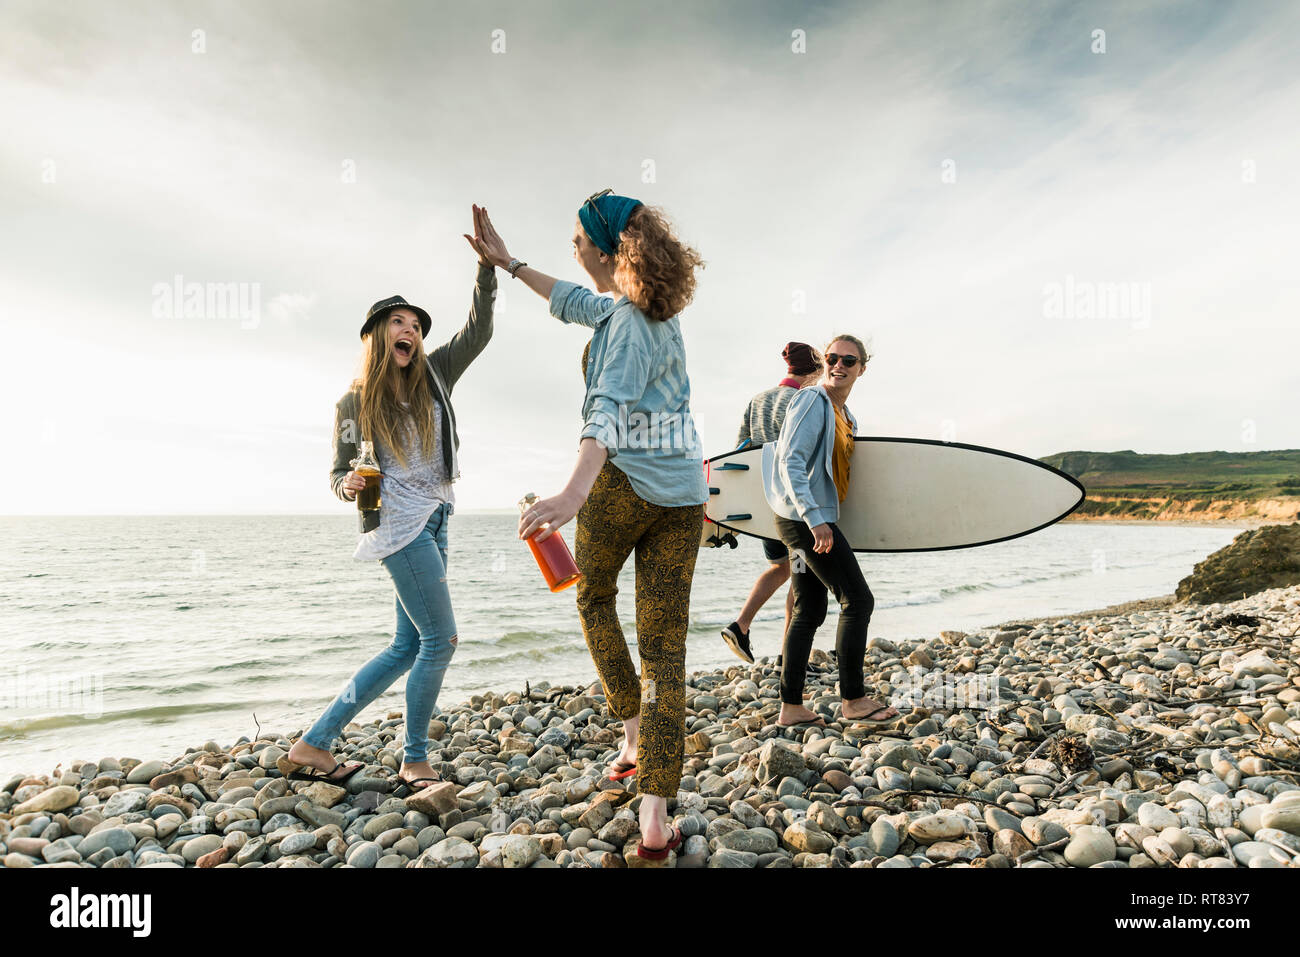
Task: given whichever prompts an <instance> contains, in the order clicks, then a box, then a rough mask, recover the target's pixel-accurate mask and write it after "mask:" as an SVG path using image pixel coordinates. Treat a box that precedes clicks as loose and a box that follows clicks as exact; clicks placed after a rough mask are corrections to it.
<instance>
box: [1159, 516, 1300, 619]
mask: <svg viewBox="0 0 1300 957" xmlns="http://www.w3.org/2000/svg"><path fill="white" fill-rule="evenodd" d="M1297 583H1300V524H1297V523H1292V524H1290V525H1265V526H1264V527H1263V528H1252V529H1250V530H1249V531H1245V532H1242V533H1241V534H1240V535H1238V536H1237V537H1236V538H1234V539H1233V540H1232V543H1231V544H1229V545H1227V546H1225V547H1224V548H1221V549H1219V550H1218V551H1217V552H1215V553H1214V554H1212V555H1210V556H1209V557H1208V558H1206V559H1205V560H1204V561H1203V562H1199V563H1198V564H1197V565H1196V567H1195V568H1194V569H1193V570H1192V573H1191V574H1190V575H1188V576H1187V577H1186V578H1184V579H1183V580H1182V581H1180V582H1179V583H1178V590H1177V591H1176V592H1175V593H1174V594H1175V597H1176V598H1177V599H1178V600H1179V601H1194V602H1197V603H1198V604H1202V605H1205V604H1209V603H1211V602H1216V601H1236V600H1238V599H1240V598H1243V597H1244V596H1246V595H1253V594H1255V593H1256V592H1260V591H1264V590H1265V589H1268V588H1286V587H1289V586H1291V585H1294V584H1297Z"/></svg>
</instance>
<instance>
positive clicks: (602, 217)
mask: <svg viewBox="0 0 1300 957" xmlns="http://www.w3.org/2000/svg"><path fill="white" fill-rule="evenodd" d="M613 192H614V191H613V190H612V189H610V188H609V187H605V188H604V189H602V190H600V191H599V192H595V193H592V194H591V195H590V196H588V197H587V202H586V203H583V204H582V205H583V206H586V205H587V203H590V204H591V211H592V212H593V213H595V214H596V215H597V216H599V217H600V221H601V222H602V223H604V224H605V228H606V229H609V220H608V219H606V218H605V214H604V213H602V212H601V211H600V207H599V206H597V205H596V200H598V199H600V198H601V197H602V196H610V195H612V194H613Z"/></svg>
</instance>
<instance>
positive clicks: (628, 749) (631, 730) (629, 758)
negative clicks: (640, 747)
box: [614, 715, 641, 767]
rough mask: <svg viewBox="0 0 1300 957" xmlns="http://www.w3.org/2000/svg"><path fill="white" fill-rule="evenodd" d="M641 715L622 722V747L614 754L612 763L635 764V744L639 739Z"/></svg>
mask: <svg viewBox="0 0 1300 957" xmlns="http://www.w3.org/2000/svg"><path fill="white" fill-rule="evenodd" d="M640 730H641V716H640V715H637V716H636V717H635V718H629V719H628V720H626V721H624V722H623V747H622V749H620V750H619V752H618V754H617V755H615V756H614V763H615V764H621V765H624V766H626V767H631V766H632V765H634V764H636V746H637V742H638V741H640Z"/></svg>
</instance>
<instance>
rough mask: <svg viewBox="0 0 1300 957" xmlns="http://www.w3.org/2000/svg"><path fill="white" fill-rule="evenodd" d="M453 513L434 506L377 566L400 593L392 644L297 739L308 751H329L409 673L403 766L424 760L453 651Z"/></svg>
mask: <svg viewBox="0 0 1300 957" xmlns="http://www.w3.org/2000/svg"><path fill="white" fill-rule="evenodd" d="M450 513H451V505H449V504H445V503H444V504H442V505H439V506H438V508H437V509H435V510H434V513H433V514H432V515H430V516H429V521H428V523H427V524H426V525H425V526H424V528H422V529H421V530H420V534H419V535H417V536H416V537H415V539H414V540H413V541H412V542H411V543H410V544H409V545H407V546H406V547H405V548H403V549H401V550H400V551H397V552H394V553H393V554H392V555H389V556H388V557H387V558H385V559H382V561H383V565H384V567H385V568H387V569H388V572H389V574H390V575H392V576H393V585H394V587H395V588H396V589H397V630H396V633H395V634H394V636H393V641H392V644H390V645H389V646H388V647H387V648H385V649H384V650H383V651H381V652H380V653H379V654H377V655H375V657H373V658H371V659H370V660H369V661H368V662H366V663H365V664H364V665H362V666H361V670H359V671H358V672H357V673H356V674H355V675H353V676H352V678H351V679H350V680H349V681H348V683H347V684H346V685H345V686H344V688H343V691H342V692H341V693H340V694H339V696H338V697H337V698H335V699H334V701H333V702H332V703H331V704H330V706H329V707H328V708H326V709H325V713H324V714H323V715H321V717H320V720H319V721H317V722H316V723H315V724H314V725H312V727H311V730H310V731H308V732H307V733H306V734H304V735H303V736H302V739H303V740H304V741H306V742H307V743H308V744H310V745H311V746H312V747H314V748H322V749H324V750H326V751H328V750H330V746H331V745H332V744H333V743H334V739H335V738H336V737H338V736H339V734H340V733H341V732H342V731H343V727H344V726H345V725H346V724H347V723H348V722H349V721H351V720H352V719H353V718H354V717H356V715H357V714H358V712H360V711H361V709H362V708H364V707H366V705H368V704H370V703H371V702H372V701H374V700H375V699H376V698H378V697H379V696H380V695H381V694H382V693H383V692H384V691H386V690H387V689H388V687H389V686H390V685H391V684H392V683H393V682H394V681H396V680H397V678H398V677H399V676H400V675H402V674H403V673H405V672H406V671H408V670H409V671H410V672H411V674H410V677H408V678H407V679H406V754H405V758H406V763H407V764H415V763H418V762H420V761H425V760H427V759H428V754H429V720H430V718H432V717H433V709H434V706H435V705H436V704H437V702H438V691H439V690H440V689H441V688H442V676H443V674H444V673H445V672H446V671H447V665H448V664H449V663H450V662H451V656H452V654H453V653H454V652H455V651H456V644H455V640H456V637H457V631H456V619H455V618H454V617H453V616H452V612H451V594H450V593H449V592H448V590H447V517H448V515H450Z"/></svg>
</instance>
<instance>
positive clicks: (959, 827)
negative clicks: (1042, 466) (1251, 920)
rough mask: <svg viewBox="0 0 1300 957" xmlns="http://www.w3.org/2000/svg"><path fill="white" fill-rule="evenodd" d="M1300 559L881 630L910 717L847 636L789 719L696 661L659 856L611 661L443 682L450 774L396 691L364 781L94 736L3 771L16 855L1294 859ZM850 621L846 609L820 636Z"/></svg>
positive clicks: (238, 745)
mask: <svg viewBox="0 0 1300 957" xmlns="http://www.w3.org/2000/svg"><path fill="white" fill-rule="evenodd" d="M1298 635H1300V586H1292V587H1289V588H1276V589H1271V590H1268V591H1264V592H1260V593H1258V594H1255V595H1252V596H1250V597H1248V598H1245V599H1243V600H1241V601H1236V602H1231V603H1222V604H1212V605H1197V604H1191V603H1177V602H1174V601H1173V600H1172V599H1162V600H1153V601H1147V602H1136V603H1132V604H1131V605H1130V606H1126V607H1122V608H1110V609H1102V610H1100V611H1098V612H1090V613H1087V614H1081V615H1077V616H1074V617H1056V618H1050V619H1042V620H1037V621H1033V622H1009V623H1005V624H1003V625H999V626H996V627H992V628H987V629H981V630H979V631H972V632H957V631H944V632H941V633H939V634H938V635H935V636H934V637H931V638H927V639H924V640H920V639H918V640H909V641H906V642H901V641H900V642H893V641H890V640H887V639H885V638H882V637H873V638H872V639H871V642H870V644H869V646H868V650H867V660H866V666H865V667H866V672H867V684H868V688H869V689H870V690H871V691H873V692H874V693H875V694H876V696H877V697H881V698H886V699H887V700H889V701H890V702H891V703H892V704H894V705H895V706H896V707H897V708H898V709H899V711H900V712H901V713H902V718H901V719H899V720H896V721H895V722H894V723H893V724H891V725H888V726H884V727H870V726H865V725H862V724H857V723H854V722H852V721H844V720H842V719H841V717H840V714H839V699H838V696H837V694H836V693H835V684H836V668H835V663H834V660H833V655H832V654H828V653H827V652H825V651H823V650H821V649H816V650H815V651H814V653H813V657H812V661H811V662H810V666H809V672H808V684H807V691H808V693H809V695H808V700H807V704H808V706H809V707H810V708H812V709H813V710H814V711H816V712H818V713H819V714H820V715H822V716H823V717H824V718H825V720H826V725H825V727H800V728H781V727H778V726H777V725H776V723H775V720H776V714H777V711H778V708H779V698H778V687H779V682H778V677H779V676H778V670H777V669H776V668H775V666H774V661H773V660H772V659H771V658H761V659H759V660H758V661H757V662H756V663H755V664H754V665H746V664H738V665H737V666H735V667H728V668H725V669H722V670H716V671H709V672H702V673H700V672H697V673H692V674H690V675H689V676H688V679H687V684H688V687H687V695H686V703H687V714H686V731H687V738H686V758H685V765H684V770H683V773H684V777H683V779H682V783H681V789H680V791H679V792H678V795H677V798H676V800H675V801H670V802H669V815H670V818H671V819H672V821H673V823H674V824H676V825H677V826H678V827H679V828H680V829H681V832H682V834H683V836H684V841H683V842H682V844H681V846H680V847H679V848H678V849H677V851H676V852H674V853H671V854H669V855H668V858H667V860H664V861H656V862H651V861H646V860H643V859H641V858H640V857H639V856H638V855H637V854H636V853H635V849H636V846H637V841H638V838H639V833H638V824H637V814H636V812H637V807H638V800H639V799H638V796H637V791H636V779H635V777H633V778H630V779H627V780H624V781H619V782H612V781H609V780H608V778H607V773H608V766H609V764H610V762H611V761H612V760H613V757H614V755H615V754H616V752H617V749H618V747H619V743H620V737H621V733H622V730H621V729H622V726H621V723H620V722H618V721H616V720H615V719H613V718H611V717H610V716H609V714H608V713H607V711H606V709H605V707H604V699H603V696H602V695H601V693H600V686H599V684H596V685H594V686H585V687H575V686H558V685H557V686H552V685H550V684H548V683H546V682H545V681H540V680H539V681H537V682H534V683H530V684H529V685H528V686H527V687H525V688H521V689H515V690H512V691H508V692H502V693H494V694H485V695H475V696H473V697H471V698H470V699H469V700H468V701H465V702H463V703H460V704H458V705H455V706H454V707H453V706H448V705H443V711H442V712H441V713H440V714H439V715H438V716H437V717H436V718H435V719H434V720H433V721H432V722H431V724H430V737H431V748H430V757H429V759H430V762H431V763H432V765H433V767H434V769H435V770H436V771H437V772H438V773H439V775H440V777H441V778H442V781H441V783H437V784H434V785H432V786H430V787H428V788H426V789H424V790H422V791H418V792H415V793H404V794H402V795H401V796H398V795H396V794H394V793H393V792H394V790H395V788H394V784H395V783H396V782H395V780H394V776H395V775H396V771H397V768H398V766H399V764H400V761H401V741H402V736H403V722H402V716H401V714H400V713H390V714H389V715H388V716H387V718H386V719H384V720H378V721H374V722H370V723H367V724H353V725H349V726H348V728H347V729H346V731H345V740H344V741H343V742H342V743H341V745H339V746H336V749H335V754H336V756H337V757H338V759H339V760H340V761H343V762H347V761H359V762H362V763H364V765H365V767H364V769H363V770H362V771H360V772H359V773H358V774H356V775H355V776H354V777H353V778H352V779H351V780H349V781H348V782H347V785H346V787H339V786H334V785H331V784H327V783H324V782H291V781H289V780H288V779H287V778H286V776H285V773H286V771H287V770H290V769H291V768H290V766H289V765H288V764H287V761H286V759H285V754H286V752H287V751H288V749H289V747H290V745H291V743H292V741H293V740H294V739H295V738H296V737H297V735H298V734H300V733H301V731H296V732H292V733H290V734H284V733H280V732H278V731H265V732H263V733H261V734H260V735H259V736H258V737H257V738H256V739H254V740H250V739H248V738H246V737H245V738H241V739H239V740H238V741H233V742H216V741H207V742H203V743H201V744H196V746H195V747H193V748H190V749H188V750H187V751H186V753H184V754H183V755H179V756H173V757H171V758H169V759H158V758H150V757H139V758H137V757H104V758H100V759H99V760H97V761H94V760H84V759H78V760H72V761H70V763H68V764H67V766H66V767H64V766H62V765H60V766H59V767H57V768H55V769H53V771H52V773H47V774H39V773H38V774H23V775H17V776H14V777H13V778H11V779H10V780H8V781H6V782H4V784H3V789H2V790H0V863H2V864H3V866H4V867H5V868H28V867H62V868H70V867H76V868H84V867H93V868H154V867H202V868H209V867H217V868H254V867H308V868H316V867H327V868H329V867H352V868H399V867H400V868H405V867H432V868H465V867H489V868H497V867H500V868H519V867H598V868H622V867H638V866H639V867H684V868H708V867H712V868H768V867H832V868H834V867H859V868H873V867H886V868H896V867H923V868H925V867H989V868H1014V867H1034V868H1081V867H1096V868H1171V867H1183V868H1237V867H1248V868H1261V867H1263V868H1271V867H1296V866H1297V862H1300V637H1297V636H1298ZM822 640H823V641H825V640H826V639H825V638H824V637H823V639H822Z"/></svg>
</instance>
